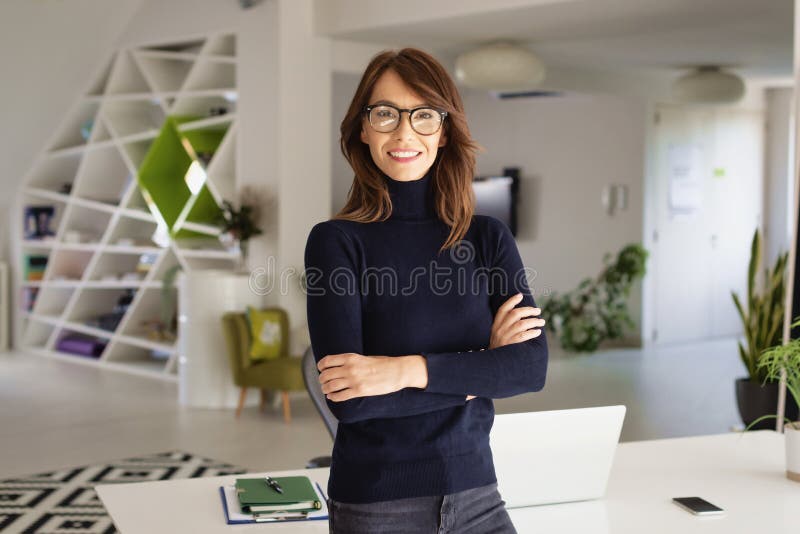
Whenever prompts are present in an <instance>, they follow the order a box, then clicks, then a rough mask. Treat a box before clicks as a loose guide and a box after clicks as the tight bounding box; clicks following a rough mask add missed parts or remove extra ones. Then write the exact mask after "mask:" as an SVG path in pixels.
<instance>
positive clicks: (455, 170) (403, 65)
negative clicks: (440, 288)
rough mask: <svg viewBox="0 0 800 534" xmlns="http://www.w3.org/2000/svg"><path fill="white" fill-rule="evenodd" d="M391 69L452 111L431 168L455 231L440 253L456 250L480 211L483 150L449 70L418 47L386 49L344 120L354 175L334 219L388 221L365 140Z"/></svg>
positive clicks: (442, 214)
mask: <svg viewBox="0 0 800 534" xmlns="http://www.w3.org/2000/svg"><path fill="white" fill-rule="evenodd" d="M388 69H391V70H393V71H394V72H396V73H397V74H398V75H399V76H400V78H401V79H402V80H403V81H404V82H405V83H406V84H407V85H408V86H409V87H410V88H411V89H413V90H414V91H415V92H416V93H417V94H419V96H420V97H422V98H423V99H424V100H425V101H426V102H427V103H428V104H430V105H432V106H433V107H435V108H438V109H441V110H443V111H447V113H448V115H447V118H446V119H445V121H444V125H443V126H442V128H443V131H442V135H446V136H447V143H446V144H445V146H443V147H439V150H438V153H437V155H436V160H435V161H434V162H433V165H432V166H431V171H432V172H431V180H432V184H431V185H432V187H433V190H434V203H435V207H436V212H437V215H438V217H439V219H441V220H442V221H443V222H445V223H446V224H447V225H448V226H450V235H449V236H448V238H447V241H445V243H444V245H443V246H442V248H441V249H440V252H441V251H442V250H445V249H447V248H449V247H452V246H453V245H455V244H456V242H457V241H459V240H460V239H461V238H463V237H464V234H466V233H467V229H468V228H469V225H470V222H471V221H472V215H473V213H474V212H475V194H474V193H473V191H472V180H473V177H474V174H475V153H476V152H477V151H478V150H479V149H481V148H482V147H481V146H480V145H478V143H476V142H475V141H474V140H473V139H472V137H471V136H470V133H469V127H468V126H467V119H466V116H465V114H464V104H463V103H462V101H461V95H459V93H458V89H457V88H456V85H455V83H453V80H452V79H451V78H450V76H449V75H448V74H447V71H446V70H445V68H444V67H443V66H442V65H441V63H439V62H438V61H437V60H436V59H435V58H434V57H433V56H431V55H430V54H428V53H426V52H423V51H422V50H419V49H417V48H403V49H402V50H385V51H383V52H381V53H380V54H378V55H376V56H375V57H373V58H372V60H371V61H370V63H369V65H367V68H366V70H365V71H364V74H363V76H362V77H361V82H359V84H358V88H357V89H356V92H355V95H353V100H352V101H351V102H350V108H349V109H348V110H347V114H346V115H345V117H344V119H343V120H342V125H341V127H340V132H341V139H340V140H339V144H340V146H341V149H342V154H344V157H345V159H347V161H348V162H349V163H350V166H351V167H352V168H353V171H355V176H354V178H353V184H352V186H351V187H350V192H349V194H348V198H347V202H346V203H345V206H344V207H343V208H342V209H341V211H339V213H337V214H336V216H334V219H344V220H350V221H356V222H362V223H369V222H375V221H383V220H386V219H387V218H388V217H389V215H390V214H391V211H392V202H391V199H390V197H389V192H388V190H387V188H386V184H384V183H383V179H382V178H381V171H380V170H379V169H378V166H377V165H375V162H374V161H373V160H372V156H371V154H370V151H369V146H368V145H366V144H364V143H363V142H362V141H361V138H360V132H361V128H362V121H363V120H364V111H363V110H364V106H366V105H368V104H369V98H370V96H371V95H372V90H373V88H374V86H375V83H376V82H377V81H378V78H380V77H381V75H382V74H383V73H384V72H385V71H386V70H388Z"/></svg>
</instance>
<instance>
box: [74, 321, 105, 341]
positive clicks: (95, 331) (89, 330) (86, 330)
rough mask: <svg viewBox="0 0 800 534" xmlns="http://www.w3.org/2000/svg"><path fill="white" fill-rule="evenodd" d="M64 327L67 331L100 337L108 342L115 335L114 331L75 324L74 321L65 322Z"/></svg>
mask: <svg viewBox="0 0 800 534" xmlns="http://www.w3.org/2000/svg"><path fill="white" fill-rule="evenodd" d="M62 326H63V328H64V329H65V330H70V331H72V332H77V333H79V334H86V335H89V336H94V337H100V338H103V339H107V340H108V339H111V336H113V335H114V332H113V331H110V330H103V329H102V328H95V327H93V326H88V325H85V324H80V323H75V322H72V321H65V322H64V324H63V325H62Z"/></svg>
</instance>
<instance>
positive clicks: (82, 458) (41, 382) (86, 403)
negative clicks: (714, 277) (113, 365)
mask: <svg viewBox="0 0 800 534" xmlns="http://www.w3.org/2000/svg"><path fill="white" fill-rule="evenodd" d="M742 374H743V368H742V366H741V364H740V363H739V359H738V356H737V352H736V342H735V340H733V339H724V340H717V341H710V342H706V343H698V344H692V345H683V346H674V347H668V348H659V349H646V350H639V349H620V350H613V351H605V352H600V353H596V354H593V355H588V356H574V355H565V354H561V353H558V352H556V351H555V350H553V351H552V353H551V364H550V367H549V370H548V379H547V385H546V386H545V389H544V390H543V391H542V392H539V393H532V394H527V395H521V396H519V397H514V398H510V399H500V400H497V401H496V407H497V413H509V412H519V411H532V410H549V409H561V408H575V407H581V406H600V405H607V404H620V403H621V404H625V405H627V407H628V412H627V416H626V419H625V423H624V426H623V431H622V440H623V441H630V440H642V439H654V438H662V437H673V436H686V435H696V434H714V433H722V432H727V431H729V430H730V429H731V427H732V426H734V425H738V424H739V420H738V415H737V412H736V404H735V398H734V393H733V381H734V379H735V378H736V377H738V376H740V375H742ZM292 416H293V421H292V423H291V424H290V425H286V424H284V422H283V419H282V415H281V412H280V409H279V408H278V409H268V413H263V414H262V413H258V411H257V409H256V408H250V409H246V410H245V412H244V413H243V414H242V417H241V419H240V420H238V421H236V420H235V419H234V417H233V412H232V411H228V410H208V409H188V408H184V407H180V406H178V404H177V386H176V385H174V384H169V383H163V382H159V381H154V380H148V379H145V378H138V377H134V376H130V375H125V374H120V373H118V372H114V371H107V370H100V369H96V368H92V367H88V366H83V365H74V364H70V363H68V362H62V361H55V360H50V359H47V358H43V357H41V356H33V355H28V354H22V353H19V352H11V353H7V354H2V355H0V478H8V477H12V476H17V475H21V474H27V473H36V472H42V471H46V470H48V469H51V468H56V467H66V466H73V465H74V466H77V465H85V464H93V463H98V462H102V461H106V460H115V459H119V458H125V457H129V456H134V455H138V454H145V453H153V452H162V451H166V450H171V449H181V450H186V451H189V452H192V453H196V454H200V455H205V456H208V457H211V458H214V459H218V460H223V461H226V462H230V463H233V464H236V465H241V466H244V467H247V468H249V469H252V470H272V469H290V468H298V467H302V466H304V465H305V462H306V461H307V460H308V459H309V458H311V457H314V456H320V455H325V454H329V452H330V447H331V440H330V437H329V435H328V433H327V431H326V430H325V428H324V426H323V424H322V420H321V419H320V418H319V416H318V415H317V413H316V411H315V410H314V408H313V406H312V404H311V402H310V401H309V400H307V399H300V400H297V401H293V402H292Z"/></svg>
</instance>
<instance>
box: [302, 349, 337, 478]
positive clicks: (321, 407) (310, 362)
mask: <svg viewBox="0 0 800 534" xmlns="http://www.w3.org/2000/svg"><path fill="white" fill-rule="evenodd" d="M303 382H305V384H306V390H307V391H308V396H309V397H311V401H312V402H313V403H314V407H315V408H316V409H317V411H318V412H319V415H320V416H321V417H322V422H323V423H325V428H327V429H328V432H329V433H330V435H331V439H334V440H335V439H336V429H337V427H338V426H339V420H338V419H336V416H335V415H333V413H332V412H331V410H330V408H328V403H327V402H326V401H325V395H324V394H323V393H322V386H320V383H319V371H318V370H317V360H316V359H315V358H314V351H313V350H311V346H309V347H308V348H307V349H306V352H305V354H303ZM330 465H331V457H330V456H318V457H316V458H312V459H311V460H309V462H308V464H307V465H306V468H307V469H310V468H313V467H330Z"/></svg>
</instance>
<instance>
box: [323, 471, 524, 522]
mask: <svg viewBox="0 0 800 534" xmlns="http://www.w3.org/2000/svg"><path fill="white" fill-rule="evenodd" d="M505 504H506V503H505V501H503V499H502V498H501V497H500V493H499V492H498V491H497V484H496V483H495V484H490V485H488V486H482V487H480V488H473V489H468V490H465V491H460V492H458V493H453V494H450V495H444V496H441V495H439V496H433V497H411V498H408V499H396V500H391V501H380V502H373V503H366V504H351V503H343V502H338V501H334V500H332V499H328V517H329V520H328V527H329V530H328V532H330V533H331V534H389V533H392V534H418V533H419V534H445V533H447V534H450V533H458V534H490V533H491V534H516V532H517V531H516V530H515V529H514V525H513V524H512V523H511V518H510V517H509V516H508V512H507V511H506V507H505Z"/></svg>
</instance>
